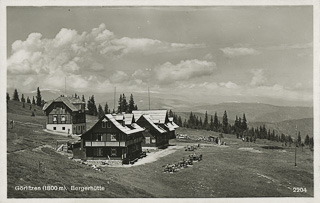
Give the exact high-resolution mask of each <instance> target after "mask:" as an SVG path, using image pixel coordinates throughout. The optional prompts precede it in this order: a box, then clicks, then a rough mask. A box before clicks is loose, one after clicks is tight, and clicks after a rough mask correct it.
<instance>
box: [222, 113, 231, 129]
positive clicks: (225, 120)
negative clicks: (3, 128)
mask: <svg viewBox="0 0 320 203" xmlns="http://www.w3.org/2000/svg"><path fill="white" fill-rule="evenodd" d="M222 130H223V132H224V133H229V130H228V115H227V111H224V114H223V119H222Z"/></svg>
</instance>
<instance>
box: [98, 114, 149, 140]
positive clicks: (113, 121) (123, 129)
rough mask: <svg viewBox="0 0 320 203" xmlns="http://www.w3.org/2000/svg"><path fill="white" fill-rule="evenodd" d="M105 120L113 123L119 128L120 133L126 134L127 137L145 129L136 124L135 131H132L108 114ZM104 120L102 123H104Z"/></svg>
mask: <svg viewBox="0 0 320 203" xmlns="http://www.w3.org/2000/svg"><path fill="white" fill-rule="evenodd" d="M105 118H107V119H108V120H109V121H110V122H112V124H113V125H114V126H115V127H116V128H118V129H119V130H120V131H122V132H123V133H125V134H127V135H130V134H133V133H137V132H142V131H144V129H143V128H141V127H140V126H139V125H138V124H135V127H134V129H130V128H128V127H126V126H122V125H121V124H120V123H119V122H118V121H116V119H115V118H114V117H113V116H112V114H106V115H105ZM105 118H104V119H105ZM104 119H103V120H102V121H104Z"/></svg>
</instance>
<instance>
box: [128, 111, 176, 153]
mask: <svg viewBox="0 0 320 203" xmlns="http://www.w3.org/2000/svg"><path fill="white" fill-rule="evenodd" d="M132 113H133V115H134V119H135V120H136V122H137V124H138V125H140V126H141V127H143V128H144V129H145V131H144V132H143V133H142V134H143V136H144V141H143V143H142V146H143V147H156V148H166V147H167V146H168V145H169V140H170V139H173V138H175V129H176V128H178V127H179V126H178V125H177V124H175V123H174V122H173V118H169V117H168V111H167V110H146V111H132Z"/></svg>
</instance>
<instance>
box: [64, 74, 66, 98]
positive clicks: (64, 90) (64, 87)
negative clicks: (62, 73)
mask: <svg viewBox="0 0 320 203" xmlns="http://www.w3.org/2000/svg"><path fill="white" fill-rule="evenodd" d="M64 94H65V95H66V96H67V77H64Z"/></svg>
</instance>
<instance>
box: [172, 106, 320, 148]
mask: <svg viewBox="0 0 320 203" xmlns="http://www.w3.org/2000/svg"><path fill="white" fill-rule="evenodd" d="M169 117H173V121H174V122H175V123H177V125H179V126H182V127H186V128H192V129H202V130H209V131H214V132H220V133H226V134H234V135H236V137H237V138H241V139H243V140H244V141H247V142H255V141H256V139H267V140H271V141H275V142H282V143H283V144H284V145H285V146H291V144H293V143H294V141H293V139H292V137H291V136H290V135H285V134H283V133H281V135H278V134H276V133H275V131H274V130H272V131H271V130H270V129H267V128H266V127H265V125H262V126H259V127H257V128H253V127H251V128H248V124H247V119H246V115H245V113H244V114H243V115H242V118H241V117H238V116H237V115H236V118H235V121H234V123H233V124H230V123H229V121H228V115H227V111H224V114H223V117H222V121H220V120H219V118H218V115H217V112H215V114H214V116H212V115H211V116H210V119H209V115H208V113H207V111H206V113H205V115H204V119H203V120H202V117H200V116H196V114H195V113H193V112H190V115H189V117H188V119H185V120H184V122H182V119H181V117H180V116H178V115H177V114H176V113H174V112H173V111H172V110H170V111H169ZM295 144H296V145H297V146H298V147H299V146H302V147H303V146H309V147H310V149H313V147H314V141H313V137H309V135H306V137H305V139H304V141H303V140H302V138H301V135H300V132H298V137H297V140H296V141H295Z"/></svg>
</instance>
